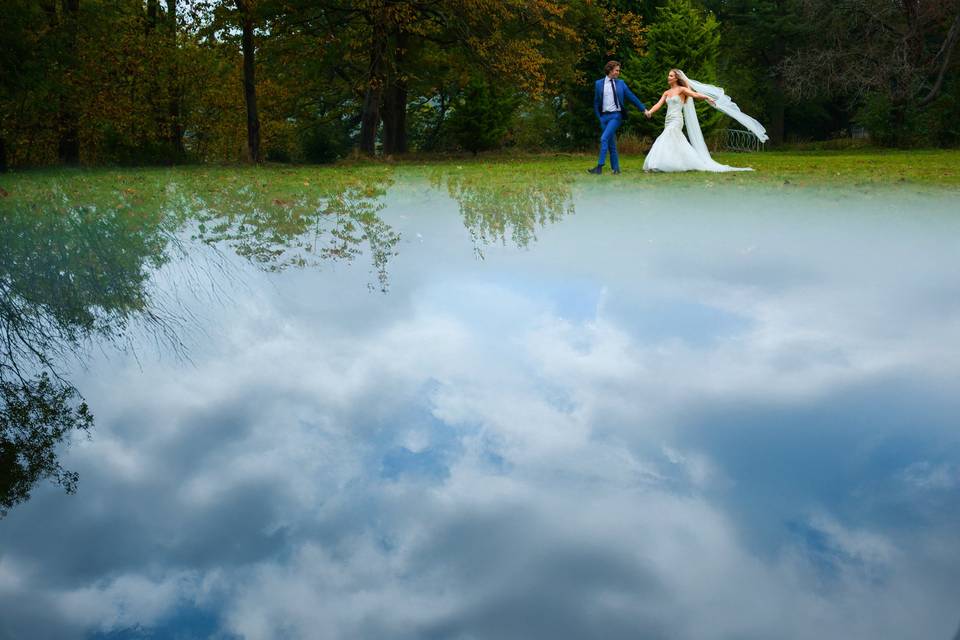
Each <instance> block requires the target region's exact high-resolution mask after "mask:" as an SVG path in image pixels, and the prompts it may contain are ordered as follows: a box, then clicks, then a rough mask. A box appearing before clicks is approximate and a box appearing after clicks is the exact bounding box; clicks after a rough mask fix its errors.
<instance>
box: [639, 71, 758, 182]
mask: <svg viewBox="0 0 960 640" xmlns="http://www.w3.org/2000/svg"><path fill="white" fill-rule="evenodd" d="M667 84H669V85H670V88H669V89H667V90H666V91H664V92H663V95H662V96H660V101H659V102H657V104H655V105H653V107H652V108H651V109H650V110H648V111H646V112H644V115H646V116H647V117H648V118H650V117H652V116H653V114H654V113H656V112H657V110H659V109H660V107H662V106H663V105H664V103H666V105H667V118H666V121H665V122H664V125H663V133H661V134H660V136H659V137H658V138H657V139H656V140H655V141H654V143H653V146H652V147H650V151H649V153H647V158H646V160H644V162H643V169H644V171H753V169H751V168H748V167H730V166H727V165H725V164H720V163H719V162H716V161H714V159H713V158H711V157H710V152H709V151H707V145H706V143H705V142H704V141H703V134H702V133H701V132H700V123H699V121H698V120H697V110H696V108H694V104H693V101H694V99H700V100H706V101H707V102H709V103H710V105H711V106H713V107H714V108H716V109H718V110H720V111H722V112H723V113H725V114H727V115H728V116H730V117H731V118H734V119H735V120H737V121H738V122H740V123H741V124H742V125H743V126H745V127H746V128H747V129H748V130H749V131H751V132H752V133H753V134H754V135H756V136H757V137H758V138H759V139H760V141H761V142H766V141H767V132H766V129H764V128H763V125H761V124H760V123H759V122H757V121H756V120H754V119H753V118H751V117H750V116H748V115H746V114H745V113H743V112H742V111H740V108H739V107H738V106H737V105H736V104H735V103H734V102H733V100H731V99H730V98H729V97H728V96H727V95H726V94H724V92H723V89H721V88H720V87H715V86H713V85H709V84H703V83H702V82H697V81H696V80H691V79H689V78H688V77H687V76H686V75H684V73H683V71H680V70H679V69H671V70H670V73H669V74H667ZM684 125H686V129H687V137H684V135H683V131H682V129H683V128H684ZM687 138H689V139H690V140H689V141H687Z"/></svg>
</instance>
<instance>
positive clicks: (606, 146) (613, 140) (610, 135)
mask: <svg viewBox="0 0 960 640" xmlns="http://www.w3.org/2000/svg"><path fill="white" fill-rule="evenodd" d="M607 80H608V78H600V79H599V80H597V81H596V83H595V84H594V91H593V111H594V113H596V114H597V119H598V120H600V131H601V132H602V133H601V134H600V158H599V159H598V160H597V165H598V166H601V167H602V166H603V163H604V161H605V160H606V159H607V152H608V151H609V152H610V167H611V168H612V169H613V170H614V171H620V157H619V156H618V155H617V137H616V136H617V129H619V128H620V123H621V122H623V112H624V111H625V110H626V108H627V103H626V100H624V98H626V99H629V100H630V102H632V103H633V104H635V105H637V108H638V109H640V110H641V111H645V110H646V108H647V107H646V105H644V104H643V103H642V102H640V99H639V98H638V97H637V96H635V95H633V92H632V91H630V87H628V86H627V83H626V82H624V81H623V80H620V79H619V78H617V79H616V80H614V81H613V83H614V84H613V86H614V87H615V88H616V91H617V102H618V103H619V104H620V111H614V112H612V113H602V112H601V109H602V107H603V83H604V82H607Z"/></svg>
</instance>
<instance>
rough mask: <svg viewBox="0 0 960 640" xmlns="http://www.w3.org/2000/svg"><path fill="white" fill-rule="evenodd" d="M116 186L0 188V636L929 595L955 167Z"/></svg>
mask: <svg viewBox="0 0 960 640" xmlns="http://www.w3.org/2000/svg"><path fill="white" fill-rule="evenodd" d="M158 175H162V174H158ZM54 182H55V181H54ZM128 191H129V192H124V191H117V192H111V193H110V195H109V196H105V195H103V194H97V195H96V196H94V195H88V196H84V195H82V194H77V193H71V191H70V189H69V188H66V187H65V186H64V185H63V184H50V185H47V186H45V187H44V189H43V190H39V189H38V191H37V192H36V194H35V197H33V198H32V199H29V200H20V201H18V202H16V203H12V202H10V201H9V200H8V202H7V203H5V204H3V205H2V206H3V215H4V225H3V231H0V236H2V240H3V246H4V256H2V257H0V269H2V273H0V282H2V283H3V289H2V291H0V293H2V301H3V318H2V327H0V328H2V329H3V334H4V335H5V336H6V343H5V344H6V346H5V347H4V348H3V349H2V350H0V354H2V355H3V357H4V365H3V366H4V368H3V384H4V387H3V389H4V398H5V403H6V405H5V406H6V407H7V410H6V412H5V415H4V418H3V420H4V422H3V423H2V426H3V428H4V430H5V433H4V437H5V440H4V441H3V449H2V450H0V453H2V456H3V462H4V464H5V465H6V468H5V469H4V475H3V478H2V480H3V485H2V487H0V489H2V491H3V494H2V496H0V497H2V500H3V503H2V504H3V513H4V514H5V517H3V518H2V519H0V638H27V637H32V638H80V637H85V638H101V639H102V638H110V639H119V638H172V637H178V638H207V637H217V638H321V637H322V638H370V639H380V638H411V639H412V638H437V639H440V638H451V639H453V638H457V639H460V638H463V639H466V638H496V639H510V638H516V639H529V638H551V639H559V638H591V637H592V638H674V639H675V638H690V639H695V638H737V639H745V638H756V639H767V638H781V639H783V638H798V639H799V638H817V639H819V638H871V639H876V638H891V639H893V638H907V637H913V638H943V639H944V640H949V639H950V638H952V637H954V634H955V633H957V625H958V622H960V610H958V606H957V603H958V602H960V580H958V579H957V577H958V575H960V544H958V542H957V541H958V540H960V509H958V506H960V430H958V429H957V426H958V425H957V416H958V415H960V393H958V387H960V348H958V345H960V252H958V251H957V238H958V237H960V217H958V216H957V215H956V211H955V202H956V200H955V198H956V194H955V193H953V192H946V191H937V190H929V189H923V190H920V189H916V188H911V187H902V188H899V189H897V188H892V187H891V188H884V187H870V188H858V187H856V186H848V187H830V188H816V187H809V186H808V187H800V186H795V185H789V184H785V185H770V184H768V185H763V186H749V185H746V186H745V185H744V184H742V183H733V182H725V181H722V180H718V181H716V182H713V181H712V180H711V179H710V178H702V179H696V180H692V181H687V182H670V181H666V182H665V181H662V180H656V179H645V178H644V177H637V178H636V179H633V180H625V181H614V180H612V179H606V178H604V179H603V181H600V182H597V181H588V180H586V179H579V178H578V179H570V178H563V177H557V176H551V175H549V174H547V173H541V174H536V175H532V176H509V175H508V176H504V175H487V174H485V173H484V172H483V171H482V170H480V169H477V168H467V169H458V168H457V167H455V166H450V167H448V168H445V169H437V170H423V169H417V170H403V169H397V170H390V169H364V170H357V171H354V172H352V173H351V172H343V174H342V175H340V176H339V177H331V178H329V179H327V180H326V181H324V182H323V183H322V184H316V185H310V184H304V185H303V186H302V188H296V189H294V188H286V187H285V190H281V191H282V192H281V191H277V190H274V189H273V188H272V187H270V186H269V185H262V184H245V183H243V181H242V180H241V181H240V182H238V183H237V184H232V183H230V182H224V181H220V182H217V181H215V180H212V179H211V181H210V182H209V183H207V184H204V185H202V188H200V187H198V186H197V185H196V184H187V183H185V182H183V181H178V180H177V179H175V178H170V179H166V178H163V179H153V178H151V179H148V180H146V181H145V183H144V184H143V185H142V187H140V188H138V189H136V190H134V189H130V190H128ZM43 381H45V382H43ZM44 385H46V386H44ZM81 403H85V405H81ZM84 406H85V407H87V408H88V411H87V409H84V408H83V407H84ZM51 480H52V481H51ZM65 488H66V489H69V490H71V492H73V493H72V494H70V493H68V492H67V491H65V490H64V489H65ZM74 490H75V492H74Z"/></svg>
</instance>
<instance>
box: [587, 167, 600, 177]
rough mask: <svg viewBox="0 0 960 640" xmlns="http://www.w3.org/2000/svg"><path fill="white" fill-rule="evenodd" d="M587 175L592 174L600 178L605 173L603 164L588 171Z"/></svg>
mask: <svg viewBox="0 0 960 640" xmlns="http://www.w3.org/2000/svg"><path fill="white" fill-rule="evenodd" d="M587 173H592V174H594V175H597V176H598V175H600V174H601V173H603V165H602V164H598V165H597V166H595V167H594V168H592V169H587Z"/></svg>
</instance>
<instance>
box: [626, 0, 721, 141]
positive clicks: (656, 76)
mask: <svg viewBox="0 0 960 640" xmlns="http://www.w3.org/2000/svg"><path fill="white" fill-rule="evenodd" d="M647 42H648V45H647V55H646V56H644V57H642V58H638V57H637V56H635V55H632V56H630V58H629V60H628V62H627V63H625V65H624V68H623V71H622V75H623V77H624V79H625V80H627V81H628V82H629V83H630V84H632V85H633V86H634V87H635V91H636V90H639V92H638V93H639V96H642V97H648V96H649V99H650V100H655V99H656V98H659V96H660V94H662V93H663V92H664V91H666V89H667V73H669V71H670V69H673V68H677V69H681V70H683V72H684V73H686V74H687V75H688V76H689V77H691V78H694V79H696V80H699V81H701V82H707V83H710V84H715V83H716V82H717V60H718V57H719V54H720V25H719V23H718V22H717V19H716V18H715V17H714V15H713V14H712V13H710V12H709V11H705V10H703V9H702V8H700V7H699V6H698V5H695V4H694V3H693V2H692V1H691V0H669V1H668V2H667V3H666V4H665V5H664V6H662V7H660V8H658V9H657V16H656V20H655V21H654V23H653V24H651V25H650V29H649V32H648V34H647ZM697 111H698V116H699V119H700V126H701V128H702V129H703V131H704V132H705V133H706V132H709V130H710V129H711V128H712V127H714V126H716V125H717V123H718V122H720V120H721V119H722V114H720V113H719V112H717V111H715V110H713V109H709V107H706V106H704V105H703V104H700V103H698V104H697ZM656 127H657V125H656V124H654V123H652V122H650V123H643V125H642V130H645V131H648V132H650V133H654V132H655V131H656Z"/></svg>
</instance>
